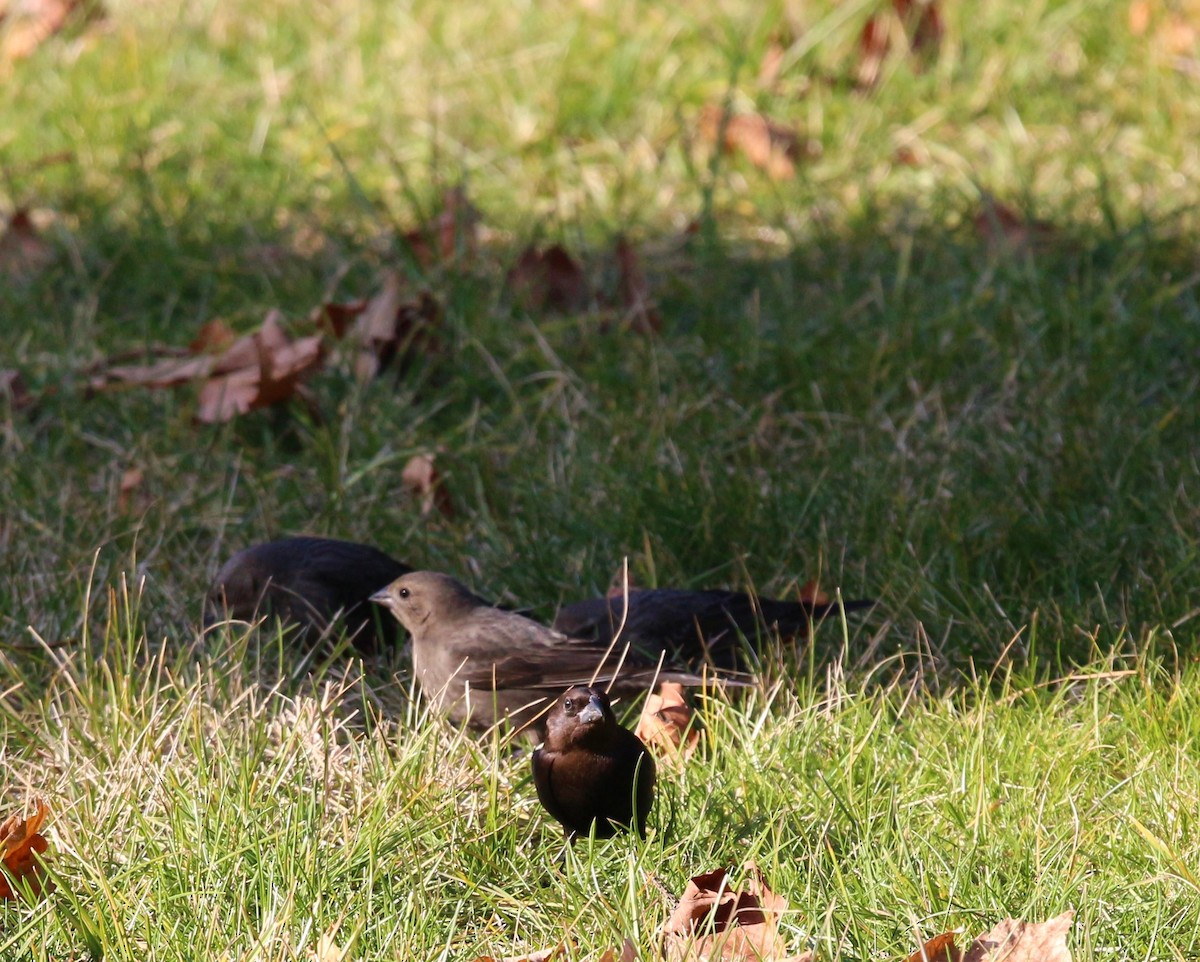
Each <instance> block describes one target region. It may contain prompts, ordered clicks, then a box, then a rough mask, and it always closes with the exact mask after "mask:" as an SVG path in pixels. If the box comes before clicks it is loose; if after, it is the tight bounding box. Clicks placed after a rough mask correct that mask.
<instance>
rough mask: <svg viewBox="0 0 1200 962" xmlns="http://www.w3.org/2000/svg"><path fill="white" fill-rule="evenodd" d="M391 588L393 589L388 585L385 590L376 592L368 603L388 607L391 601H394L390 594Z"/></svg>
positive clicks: (381, 589)
mask: <svg viewBox="0 0 1200 962" xmlns="http://www.w3.org/2000/svg"><path fill="white" fill-rule="evenodd" d="M389 587H391V586H390V585H388V586H385V587H383V588H380V589H379V590H378V591H377V592H375V594H373V595H371V597H370V598H368V599H367V601H373V602H375V604H377V605H386V604H387V603H388V602H389V601H391V600H392V596H391V595H390V594H388V588H389Z"/></svg>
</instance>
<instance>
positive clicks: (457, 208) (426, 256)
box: [404, 185, 482, 268]
mask: <svg viewBox="0 0 1200 962" xmlns="http://www.w3.org/2000/svg"><path fill="white" fill-rule="evenodd" d="M481 220H482V218H481V217H480V215H479V211H478V209H476V207H475V205H474V204H472V203H471V202H470V200H468V199H467V192H466V189H465V188H463V187H462V186H461V185H460V186H458V187H451V188H450V189H449V190H447V191H445V192H444V193H443V194H442V204H441V208H440V209H439V210H438V212H437V213H436V214H435V215H434V216H433V218H432V219H431V220H430V221H429V223H428V224H426V225H425V226H423V227H418V228H416V229H415V230H410V231H408V232H407V233H406V234H405V235H404V240H405V242H406V243H407V244H408V246H409V249H410V250H411V251H412V254H413V258H414V259H415V260H416V262H417V263H418V264H420V265H421V266H422V267H426V268H428V267H432V266H433V265H434V264H435V263H437V262H438V261H448V260H450V259H452V258H454V257H457V256H460V255H474V254H475V252H476V250H477V249H478V247H479V223H480V221H481Z"/></svg>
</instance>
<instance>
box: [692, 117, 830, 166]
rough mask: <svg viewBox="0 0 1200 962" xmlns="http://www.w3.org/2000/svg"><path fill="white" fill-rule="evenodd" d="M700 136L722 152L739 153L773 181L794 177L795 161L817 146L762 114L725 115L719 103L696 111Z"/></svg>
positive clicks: (812, 153) (817, 149)
mask: <svg viewBox="0 0 1200 962" xmlns="http://www.w3.org/2000/svg"><path fill="white" fill-rule="evenodd" d="M699 133H700V138H701V139H702V140H704V141H706V142H707V143H709V144H714V145H715V144H717V143H718V142H719V143H720V147H721V150H722V152H723V153H726V154H735V153H740V154H743V155H744V156H745V158H746V159H747V160H748V161H750V163H752V164H753V165H754V166H755V167H757V168H759V169H760V170H763V171H766V173H767V175H768V176H769V177H771V178H772V179H773V180H790V179H791V178H793V177H795V176H796V164H797V162H799V161H800V160H801V158H802V157H804V156H813V155H814V153H816V152H819V145H816V144H815V143H814V142H811V141H804V142H802V141H801V139H800V137H799V135H798V134H797V133H796V131H794V130H793V129H792V128H790V127H786V126H784V125H783V124H780V123H778V122H776V121H774V120H771V119H770V118H768V117H765V116H763V115H762V114H729V115H727V114H726V111H725V108H723V107H721V106H720V105H719V104H708V105H707V106H706V107H705V108H704V109H703V110H702V111H701V112H700V125H699Z"/></svg>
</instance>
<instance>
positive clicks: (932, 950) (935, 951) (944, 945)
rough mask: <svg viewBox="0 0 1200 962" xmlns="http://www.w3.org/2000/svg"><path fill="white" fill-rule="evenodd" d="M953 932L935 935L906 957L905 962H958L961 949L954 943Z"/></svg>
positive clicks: (960, 956)
mask: <svg viewBox="0 0 1200 962" xmlns="http://www.w3.org/2000/svg"><path fill="white" fill-rule="evenodd" d="M954 934H955V933H953V932H943V933H942V934H941V935H935V936H934V937H933V938H932V939H930V940H929V941H928V942H926V943H925V944H924V945H922V946H921V947H920V948H919V949H917V951H916V952H914V953H913V954H912V955H910V956H909V957H908V959H907V960H906V962H960V960H961V959H962V950H961V949H959V947H958V946H957V945H955V944H954Z"/></svg>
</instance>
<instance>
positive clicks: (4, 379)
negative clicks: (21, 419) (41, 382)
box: [0, 368, 33, 411]
mask: <svg viewBox="0 0 1200 962" xmlns="http://www.w3.org/2000/svg"><path fill="white" fill-rule="evenodd" d="M0 398H8V403H9V404H11V405H12V409H13V410H14V411H20V410H21V409H22V408H27V407H29V405H31V404H32V403H33V396H32V395H31V394H30V393H29V389H28V388H27V387H26V386H25V379H24V378H23V377H21V372H20V371H14V370H13V369H12V368H3V369H0Z"/></svg>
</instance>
